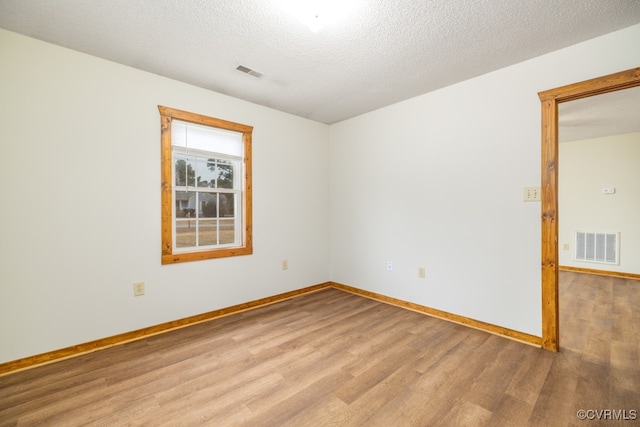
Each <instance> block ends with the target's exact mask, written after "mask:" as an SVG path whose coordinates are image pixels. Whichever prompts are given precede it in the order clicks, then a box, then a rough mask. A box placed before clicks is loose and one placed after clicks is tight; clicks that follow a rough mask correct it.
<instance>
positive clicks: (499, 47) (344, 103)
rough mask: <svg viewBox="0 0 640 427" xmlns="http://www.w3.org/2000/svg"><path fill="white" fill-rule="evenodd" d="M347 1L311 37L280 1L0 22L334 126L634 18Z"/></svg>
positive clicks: (29, 14) (486, 3) (481, 4)
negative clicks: (337, 16) (338, 16)
mask: <svg viewBox="0 0 640 427" xmlns="http://www.w3.org/2000/svg"><path fill="white" fill-rule="evenodd" d="M344 1H345V2H347V1H351V0H344ZM352 1H353V8H352V9H351V11H350V13H349V15H348V16H347V17H346V18H345V19H344V20H343V21H341V22H337V23H334V24H331V25H329V26H327V27H325V28H324V29H323V30H321V31H320V32H318V33H312V32H311V31H309V30H308V29H307V27H305V26H304V25H303V24H301V23H299V22H298V21H297V20H296V19H295V18H293V17H291V16H289V15H287V14H286V13H284V12H283V11H282V10H281V9H280V7H279V5H278V0H242V1H241V0H180V1H176V0H135V1H133V0H108V1H105V0H0V27H2V28H5V29H8V30H11V31H15V32H18V33H22V34H25V35H28V36H31V37H34V38H37V39H41V40H44V41H48V42H51V43H55V44H58V45H62V46H65V47H69V48H71V49H75V50H78V51H81V52H85V53H88V54H91V55H95V56H98V57H102V58H105V59H109V60H111V61H115V62H118V63H122V64H126V65H129V66H132V67H136V68H139V69H142V70H146V71H150V72H152V73H156V74H159V75H163V76H167V77H170V78H173V79H176V80H181V81H184V82H187V83H190V84H193V85H196V86H200V87H203V88H207V89H212V90H214V91H216V92H221V93H225V94H228V95H231V96H234V97H237V98H241V99H245V100H247V101H251V102H254V103H257V104H261V105H265V106H268V107H272V108H275V109H277V110H281V111H286V112H289V113H291V114H295V115H298V116H302V117H306V118H309V119H312V120H316V121H319V122H324V123H335V122H338V121H341V120H344V119H347V118H350V117H353V116H356V115H359V114H362V113H364V112H368V111H371V110H374V109H377V108H380V107H383V106H386V105H389V104H392V103H395V102H398V101H401V100H404V99H408V98H411V97H414V96H417V95H420V94H423V93H426V92H429V91H432V90H435V89H438V88H441V87H444V86H448V85H451V84H454V83H457V82H459V81H462V80H466V79H468V78H471V77H474V76H477V75H480V74H484V73H487V72H490V71H493V70H496V69H498V68H502V67H505V66H508V65H511V64H514V63H518V62H521V61H523V60H526V59H529V58H532V57H535V56H539V55H542V54H545V53H548V52H550V51H554V50H557V49H560V48H563V47H566V46H569V45H572V44H575V43H578V42H581V41H584V40H587V39H590V38H593V37H597V36H599V35H602V34H606V33H609V32H612V31H615V30H618V29H622V28H625V27H628V26H631V25H634V24H636V23H638V22H640V1H638V0H562V1H558V0H519V1H515V0H406V1H389V0H352ZM240 64H242V65H244V66H247V67H249V68H252V69H254V70H256V71H258V72H260V73H262V74H264V76H263V77H262V78H259V79H257V78H254V77H251V76H249V75H246V74H243V73H240V72H239V71H237V70H236V67H237V66H238V65H240Z"/></svg>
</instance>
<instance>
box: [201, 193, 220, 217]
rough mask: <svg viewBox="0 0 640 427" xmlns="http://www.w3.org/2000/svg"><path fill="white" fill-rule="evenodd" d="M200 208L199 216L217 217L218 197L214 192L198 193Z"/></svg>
mask: <svg viewBox="0 0 640 427" xmlns="http://www.w3.org/2000/svg"><path fill="white" fill-rule="evenodd" d="M199 196H200V197H199V200H200V210H199V216H200V217H201V218H217V217H218V200H217V199H218V197H217V194H216V193H200V194H199Z"/></svg>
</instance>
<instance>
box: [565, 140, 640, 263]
mask: <svg viewBox="0 0 640 427" xmlns="http://www.w3.org/2000/svg"><path fill="white" fill-rule="evenodd" d="M559 153H560V154H559V158H560V160H559V165H560V167H559V168H558V174H559V177H558V179H559V186H558V188H559V196H558V200H559V211H560V215H559V218H560V223H559V224H560V231H559V236H558V238H559V241H560V253H559V256H560V265H564V266H572V267H581V268H590V269H596V270H607V271H618V272H623V273H635V274H639V273H640V167H638V165H639V164H640V133H629V134H624V135H613V136H608V137H603V138H593V139H587V140H582V141H572V142H566V143H562V144H560V147H559ZM605 187H615V189H616V192H615V194H611V195H605V194H603V193H602V189H603V188H605ZM575 230H582V231H607V232H620V265H607V264H597V263H591V262H584V261H576V260H574V259H573V258H574V257H573V254H574V250H575V248H574V241H573V239H574V232H575ZM565 244H568V245H569V249H568V250H564V245H565Z"/></svg>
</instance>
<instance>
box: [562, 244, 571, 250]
mask: <svg viewBox="0 0 640 427" xmlns="http://www.w3.org/2000/svg"><path fill="white" fill-rule="evenodd" d="M562 250H565V251H568V250H569V244H568V243H565V244H564V245H562Z"/></svg>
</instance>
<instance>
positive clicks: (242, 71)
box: [236, 65, 264, 79]
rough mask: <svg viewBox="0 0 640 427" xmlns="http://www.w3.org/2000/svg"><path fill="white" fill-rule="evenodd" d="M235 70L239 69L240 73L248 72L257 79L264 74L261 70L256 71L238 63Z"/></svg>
mask: <svg viewBox="0 0 640 427" xmlns="http://www.w3.org/2000/svg"><path fill="white" fill-rule="evenodd" d="M236 70H238V71H240V72H241V73H245V74H249V75H250V76H252V77H255V78H258V79H259V78H261V77H262V76H263V75H264V74H262V73H261V72H259V71H256V70H252V69H251V68H249V67H245V66H244V65H238V66H237V67H236Z"/></svg>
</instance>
